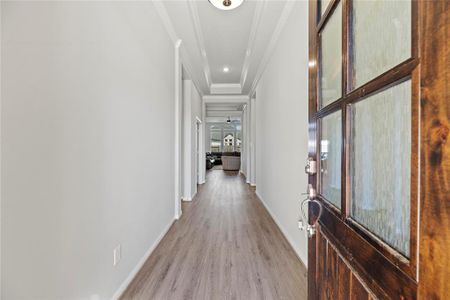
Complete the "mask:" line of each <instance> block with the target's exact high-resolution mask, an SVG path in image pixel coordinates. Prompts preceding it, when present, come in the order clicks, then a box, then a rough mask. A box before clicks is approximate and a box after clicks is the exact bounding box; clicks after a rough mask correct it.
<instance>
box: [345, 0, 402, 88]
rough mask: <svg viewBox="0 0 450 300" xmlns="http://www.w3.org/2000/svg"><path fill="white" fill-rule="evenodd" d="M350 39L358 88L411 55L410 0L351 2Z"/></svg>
mask: <svg viewBox="0 0 450 300" xmlns="http://www.w3.org/2000/svg"><path fill="white" fill-rule="evenodd" d="M352 41H353V43H352V44H353V51H352V52H351V53H353V59H352V60H353V85H352V86H353V87H355V88H357V87H359V86H361V85H362V84H364V83H366V82H368V81H369V80H371V79H373V78H375V77H376V76H378V75H380V74H382V73H384V72H386V71H388V70H389V69H391V68H393V67H394V66H396V65H398V64H399V63H401V62H403V61H404V60H406V59H408V58H410V57H411V1H409V0H399V1H393V0H376V1H367V0H355V1H353V12H352Z"/></svg>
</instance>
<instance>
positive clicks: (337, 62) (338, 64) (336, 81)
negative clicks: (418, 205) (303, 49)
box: [319, 3, 342, 107]
mask: <svg viewBox="0 0 450 300" xmlns="http://www.w3.org/2000/svg"><path fill="white" fill-rule="evenodd" d="M320 37H321V47H320V105H319V106H320V107H324V106H326V105H328V104H330V103H331V102H333V101H335V100H337V99H339V98H341V94H342V5H341V4H340V3H339V4H338V6H337V8H336V9H335V10H334V12H333V15H332V16H331V18H330V20H328V22H327V23H326V24H325V28H324V29H323V31H322V33H321V35H320Z"/></svg>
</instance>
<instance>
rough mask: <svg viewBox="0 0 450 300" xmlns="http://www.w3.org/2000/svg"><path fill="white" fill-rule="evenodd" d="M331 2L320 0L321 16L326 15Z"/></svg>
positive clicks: (329, 0)
mask: <svg viewBox="0 0 450 300" xmlns="http://www.w3.org/2000/svg"><path fill="white" fill-rule="evenodd" d="M330 2H331V0H320V15H323V14H324V12H325V11H326V10H327V7H328V5H329V4H330Z"/></svg>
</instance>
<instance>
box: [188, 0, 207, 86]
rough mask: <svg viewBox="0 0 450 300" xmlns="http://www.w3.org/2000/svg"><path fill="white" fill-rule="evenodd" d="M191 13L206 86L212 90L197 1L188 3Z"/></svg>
mask: <svg viewBox="0 0 450 300" xmlns="http://www.w3.org/2000/svg"><path fill="white" fill-rule="evenodd" d="M188 6H189V13H190V15H191V21H192V23H193V25H194V31H195V37H196V40H197V47H198V49H199V50H200V56H201V59H202V67H203V74H204V76H205V80H206V84H207V85H208V88H209V89H211V83H212V81H211V70H210V68H209V62H208V56H207V54H206V48H205V40H204V38H203V31H202V26H201V23H200V17H199V15H198V7H197V3H196V1H195V0H189V1H188Z"/></svg>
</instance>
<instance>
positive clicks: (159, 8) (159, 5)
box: [152, 1, 209, 96]
mask: <svg viewBox="0 0 450 300" xmlns="http://www.w3.org/2000/svg"><path fill="white" fill-rule="evenodd" d="M152 3H153V5H154V7H155V9H156V12H157V14H158V16H159V18H160V19H161V21H162V23H163V26H164V28H165V29H166V31H167V34H168V35H169V38H170V39H171V40H172V42H173V44H174V46H175V48H179V49H180V57H181V61H182V64H183V67H184V69H185V70H186V72H187V73H188V74H189V76H190V77H191V79H192V82H193V83H194V85H195V87H196V88H197V91H198V92H199V93H200V95H201V96H203V95H204V93H203V89H201V88H200V87H201V84H200V82H201V81H200V80H198V78H197V77H196V76H195V73H194V72H193V71H192V70H193V69H192V64H191V61H190V59H189V55H188V54H187V52H186V49H185V48H184V47H183V43H182V40H181V39H180V38H179V37H178V35H177V33H176V31H175V29H174V27H173V24H172V21H171V19H170V17H169V14H168V13H167V10H166V7H165V6H164V3H163V1H152ZM208 88H209V84H208Z"/></svg>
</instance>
